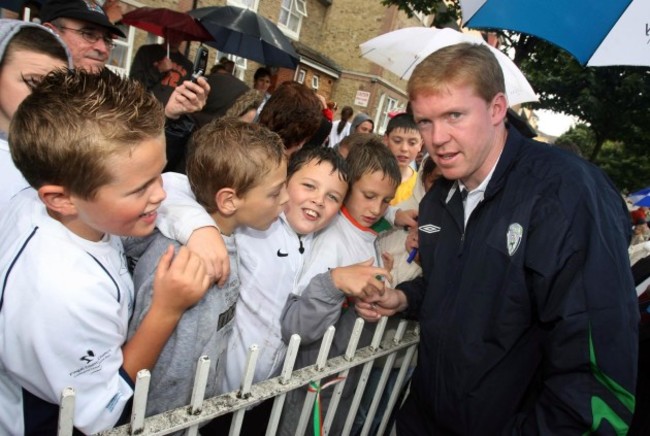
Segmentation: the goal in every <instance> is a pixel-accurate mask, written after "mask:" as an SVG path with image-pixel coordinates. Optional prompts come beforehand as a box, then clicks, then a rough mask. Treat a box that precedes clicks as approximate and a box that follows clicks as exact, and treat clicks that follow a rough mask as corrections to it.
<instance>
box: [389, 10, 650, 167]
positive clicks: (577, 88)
mask: <svg viewBox="0 0 650 436" xmlns="http://www.w3.org/2000/svg"><path fill="white" fill-rule="evenodd" d="M381 1H382V3H383V4H385V5H387V6H390V5H394V6H397V7H398V8H399V9H400V10H403V11H405V12H406V13H408V14H412V12H413V11H420V12H425V13H428V14H430V13H435V12H438V16H437V17H436V20H435V21H434V25H435V26H438V27H443V26H444V25H445V23H447V22H449V21H452V22H453V21H456V20H457V19H458V18H459V17H460V6H459V3H458V0H454V1H452V2H449V3H445V2H443V1H442V0H381ZM549 25H552V23H549ZM498 33H499V36H500V38H501V41H502V44H503V47H502V48H503V49H504V51H505V52H506V53H509V54H510V55H511V56H512V57H513V60H514V61H515V63H516V64H517V65H518V66H519V67H520V68H521V69H522V71H523V72H524V74H525V75H526V77H528V79H529V81H530V83H531V85H532V86H533V88H534V89H535V90H536V91H537V92H538V94H539V97H540V101H539V102H538V103H534V104H530V105H529V106H530V107H531V108H533V109H548V110H552V111H554V112H559V113H564V114H567V115H573V116H576V117H578V118H579V119H580V120H582V121H583V122H585V123H586V125H587V126H588V127H587V128H588V129H590V130H591V132H592V134H593V138H594V143H593V146H592V147H591V148H590V149H589V150H590V151H589V152H587V153H586V154H585V157H586V158H588V159H589V160H592V161H598V160H599V159H598V157H599V154H600V152H601V150H602V149H603V146H604V145H605V144H606V143H607V142H617V143H621V144H623V146H622V148H621V150H620V151H619V152H618V153H620V154H624V155H628V154H629V155H630V157H632V156H635V155H637V154H638V153H642V154H643V155H645V153H646V152H644V151H643V150H644V149H647V145H648V140H650V111H649V110H648V109H647V108H648V101H647V99H648V97H649V96H650V70H648V69H647V68H638V67H600V68H595V67H583V66H581V65H580V64H579V63H578V62H577V61H576V60H575V59H574V58H573V57H572V56H571V55H570V54H569V53H568V52H566V51H564V50H562V49H560V48H558V47H556V46H554V45H552V44H549V43H546V42H545V41H543V40H540V39H539V38H536V37H533V36H529V35H522V34H518V33H514V32H506V31H502V32H498ZM614 157H617V158H620V157H621V156H619V155H618V154H617V155H616V156H615V155H614V154H610V153H609V152H608V158H612V159H613V158H614ZM612 168H613V167H612Z"/></svg>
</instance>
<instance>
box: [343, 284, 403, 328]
mask: <svg viewBox="0 0 650 436" xmlns="http://www.w3.org/2000/svg"><path fill="white" fill-rule="evenodd" d="M407 306H408V304H407V301H406V295H404V293H403V292H402V291H400V290H399V289H392V288H388V287H387V288H385V290H384V293H383V294H382V295H379V294H374V295H370V296H367V297H364V298H360V299H357V301H356V302H355V303H354V308H355V310H356V311H357V314H358V315H359V316H360V317H361V318H363V319H364V320H366V321H369V322H376V321H379V319H380V318H381V317H382V316H392V315H395V314H396V313H397V312H401V311H403V310H404V309H406V307H407Z"/></svg>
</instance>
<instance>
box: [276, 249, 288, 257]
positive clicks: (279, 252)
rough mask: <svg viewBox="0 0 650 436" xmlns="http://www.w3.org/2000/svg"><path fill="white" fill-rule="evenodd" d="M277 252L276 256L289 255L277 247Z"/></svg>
mask: <svg viewBox="0 0 650 436" xmlns="http://www.w3.org/2000/svg"><path fill="white" fill-rule="evenodd" d="M277 254H278V257H287V256H288V255H289V253H283V252H281V251H280V249H279V248H278V253H277Z"/></svg>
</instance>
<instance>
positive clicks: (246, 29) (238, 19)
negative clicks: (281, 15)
mask: <svg viewBox="0 0 650 436" xmlns="http://www.w3.org/2000/svg"><path fill="white" fill-rule="evenodd" d="M189 14H190V15H191V16H192V17H194V18H195V19H196V20H197V21H198V22H199V23H201V24H202V25H203V27H205V29H206V30H207V31H208V32H209V33H210V34H211V35H212V37H213V38H214V41H208V42H206V44H207V45H210V46H212V47H215V48H217V49H218V50H220V51H223V52H226V53H231V54H234V55H237V56H240V57H243V58H246V59H251V60H254V61H256V62H259V63H261V64H263V65H267V66H274V67H287V68H291V69H295V68H296V67H297V66H298V62H299V59H300V57H299V55H298V53H296V51H295V49H294V48H293V45H291V41H289V38H287V37H286V36H285V35H284V33H282V31H281V30H280V29H279V28H278V26H276V25H275V24H274V23H273V22H272V21H271V20H269V19H267V18H265V17H263V16H261V15H259V14H256V13H255V12H253V11H251V10H250V9H244V8H238V7H236V6H211V7H206V8H199V9H195V10H193V11H190V12H189Z"/></svg>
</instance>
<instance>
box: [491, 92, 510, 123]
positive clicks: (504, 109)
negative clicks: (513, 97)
mask: <svg viewBox="0 0 650 436" xmlns="http://www.w3.org/2000/svg"><path fill="white" fill-rule="evenodd" d="M491 111H492V113H491V115H492V119H493V120H494V122H495V124H499V123H502V122H503V120H505V118H506V114H507V113H508V99H507V98H506V95H505V94H504V93H503V92H499V93H498V94H497V95H495V96H494V98H493V99H492V107H491Z"/></svg>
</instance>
